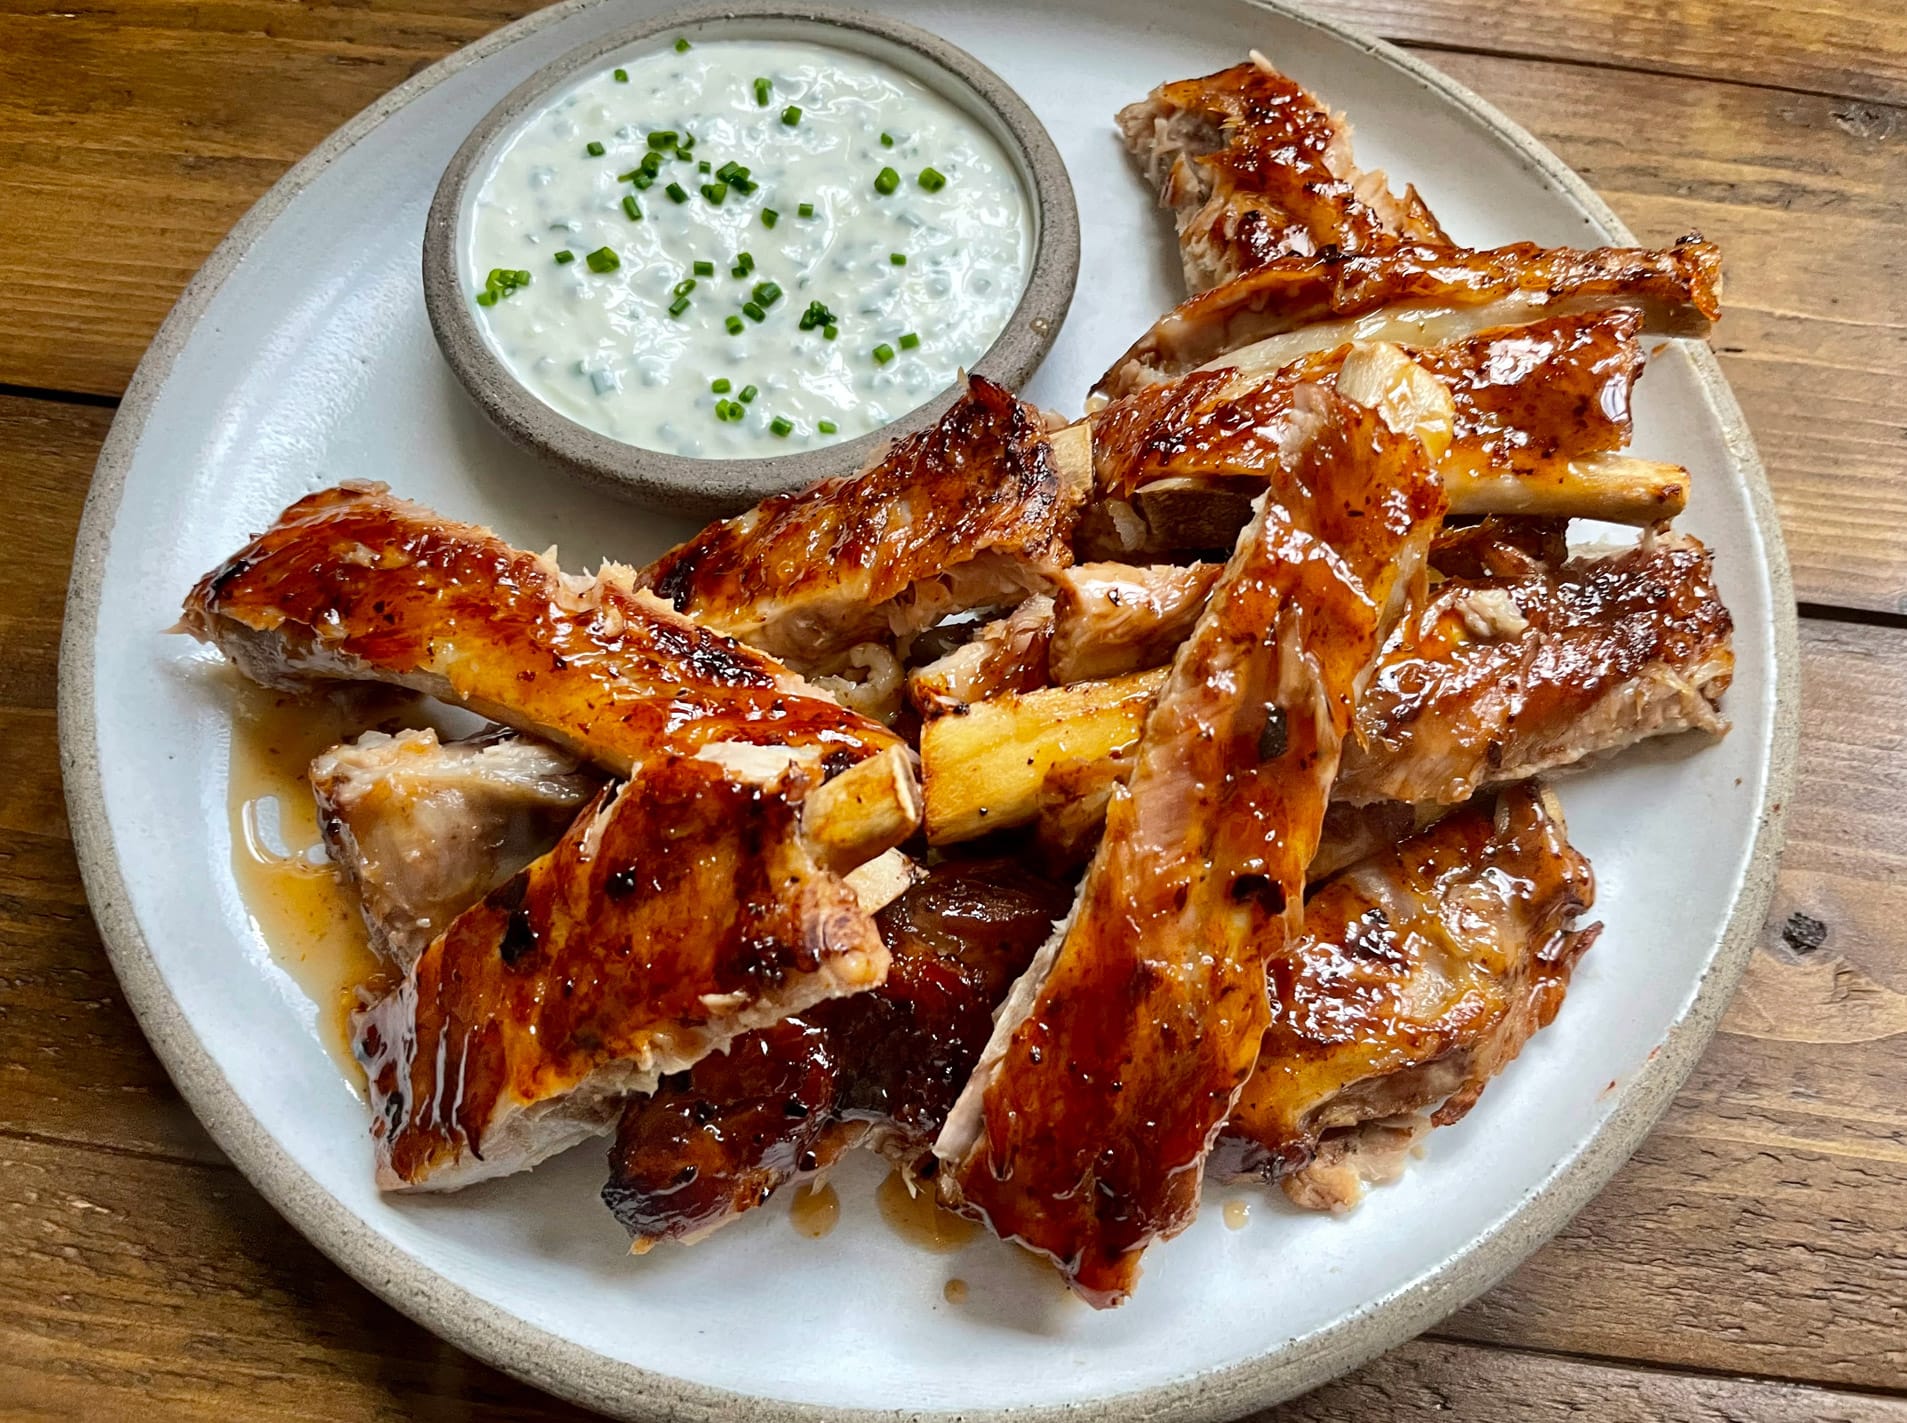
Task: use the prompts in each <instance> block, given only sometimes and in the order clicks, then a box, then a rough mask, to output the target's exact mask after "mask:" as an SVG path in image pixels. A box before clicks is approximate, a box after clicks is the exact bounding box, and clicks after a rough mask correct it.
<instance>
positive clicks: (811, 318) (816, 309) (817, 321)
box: [801, 301, 835, 331]
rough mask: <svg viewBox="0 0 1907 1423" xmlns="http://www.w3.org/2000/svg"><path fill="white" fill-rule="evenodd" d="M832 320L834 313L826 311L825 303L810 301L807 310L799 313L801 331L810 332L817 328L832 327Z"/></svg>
mask: <svg viewBox="0 0 1907 1423" xmlns="http://www.w3.org/2000/svg"><path fill="white" fill-rule="evenodd" d="M834 319H835V318H834V313H833V312H832V311H829V310H828V308H827V305H826V304H825V303H823V302H819V301H811V302H809V303H808V309H807V310H806V311H804V312H802V313H801V329H802V330H803V331H812V330H814V329H815V327H817V326H832V325H834Z"/></svg>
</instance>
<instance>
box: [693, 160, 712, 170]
mask: <svg viewBox="0 0 1907 1423" xmlns="http://www.w3.org/2000/svg"><path fill="white" fill-rule="evenodd" d="M695 171H696V172H698V173H706V172H708V171H709V161H708V159H706V158H704V159H703V160H702V161H701V162H700V163H698V164H696V165H695Z"/></svg>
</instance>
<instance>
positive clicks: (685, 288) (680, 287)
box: [669, 277, 695, 296]
mask: <svg viewBox="0 0 1907 1423" xmlns="http://www.w3.org/2000/svg"><path fill="white" fill-rule="evenodd" d="M694 290H695V278H694V277H684V278H683V279H682V280H681V281H679V282H677V283H676V284H675V288H674V290H672V291H671V292H670V293H669V295H670V296H687V295H688V294H689V293H690V292H692V291H694Z"/></svg>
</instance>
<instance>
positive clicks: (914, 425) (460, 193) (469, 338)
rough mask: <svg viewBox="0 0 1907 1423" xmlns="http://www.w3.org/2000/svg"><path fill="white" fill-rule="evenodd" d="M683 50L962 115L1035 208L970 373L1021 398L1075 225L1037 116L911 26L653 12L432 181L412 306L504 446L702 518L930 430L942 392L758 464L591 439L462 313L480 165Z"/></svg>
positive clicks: (532, 95)
mask: <svg viewBox="0 0 1907 1423" xmlns="http://www.w3.org/2000/svg"><path fill="white" fill-rule="evenodd" d="M663 35H668V36H675V35H683V36H686V37H687V38H689V39H690V40H695V41H702V40H713V39H799V40H805V41H812V42H813V43H816V44H821V45H831V46H834V47H837V48H840V49H843V50H846V51H848V52H850V53H855V54H864V55H867V56H869V57H871V58H874V59H878V60H882V61H884V62H886V63H889V64H892V65H894V66H895V67H896V68H898V69H900V70H901V71H902V72H903V73H906V74H908V75H909V76H910V77H912V78H914V79H917V80H919V81H920V82H921V83H922V84H925V85H927V86H928V87H930V88H932V89H934V90H935V91H937V92H938V93H940V94H942V95H943V96H945V97H946V98H948V99H951V100H953V102H954V103H955V104H957V105H959V106H960V107H961V108H963V109H965V110H966V111H967V112H968V113H969V114H970V115H971V116H973V117H974V118H975V119H976V120H977V121H979V122H980V123H981V125H982V126H983V127H984V128H986V129H987V130H988V131H989V132H990V133H991V134H992V135H993V137H994V138H995V139H996V140H998V141H999V143H1000V145H1001V147H1002V148H1003V149H1004V150H1005V151H1006V153H1007V155H1008V156H1009V157H1010V158H1012V159H1013V160H1014V162H1015V165H1016V167H1017V168H1018V169H1019V173H1020V180H1021V185H1022V187H1023V188H1024V190H1025V192H1026V196H1027V200H1028V202H1029V203H1030V204H1031V214H1032V220H1033V253H1032V264H1031V266H1030V267H1029V268H1028V271H1027V281H1026V289H1025V290H1024V291H1023V292H1022V293H1021V294H1020V300H1019V304H1018V305H1017V306H1016V307H1015V308H1014V310H1013V314H1012V315H1011V316H1010V317H1009V318H1008V319H1007V323H1006V327H1005V329H1004V330H1002V331H1001V333H1000V335H999V337H998V338H997V339H996V340H995V341H994V343H993V344H992V345H991V346H989V347H988V348H987V350H986V353H985V354H984V355H982V356H981V357H980V359H979V360H977V361H975V362H974V363H973V367H972V369H973V370H974V372H975V373H976V374H979V375H983V376H986V377H987V378H988V379H990V380H995V381H998V382H1000V383H1001V384H1002V385H1004V386H1006V387H1008V388H1009V389H1012V390H1017V389H1019V388H1020V387H1021V386H1022V385H1024V384H1025V383H1026V381H1027V379H1028V378H1029V377H1030V376H1031V375H1032V374H1033V372H1034V371H1036V370H1037V369H1039V364H1040V361H1041V360H1042V359H1044V357H1045V355H1046V353H1047V351H1048V350H1049V349H1050V348H1051V347H1052V344H1053V341H1054V339H1055V338H1056V337H1057V336H1058V335H1059V330H1060V326H1061V324H1062V323H1063V322H1064V321H1065V319H1066V310H1067V308H1068V307H1069V306H1070V305H1071V304H1072V300H1073V286H1074V283H1075V282H1076V280H1077V279H1078V276H1079V212H1078V209H1077V207H1076V206H1075V203H1074V198H1073V185H1072V183H1071V181H1070V180H1069V179H1068V177H1067V174H1066V164H1065V163H1064V161H1062V159H1061V158H1060V155H1059V150H1058V149H1056V148H1055V147H1054V146H1053V141H1052V139H1051V138H1050V137H1049V136H1048V135H1047V132H1046V129H1045V128H1044V127H1043V126H1042V125H1041V123H1040V121H1039V120H1038V119H1037V118H1035V117H1034V116H1033V111H1032V110H1031V109H1029V108H1028V107H1027V106H1026V103H1025V102H1024V101H1023V100H1022V99H1021V98H1020V96H1019V95H1018V94H1016V93H1015V92H1014V91H1013V90H1012V89H1011V88H1009V87H1008V86H1007V85H1006V84H1003V83H1002V82H1001V81H1000V78H999V76H998V75H996V74H995V73H994V72H993V71H992V70H991V69H989V68H987V66H986V65H984V64H982V63H981V62H980V61H978V60H977V59H975V58H974V57H973V56H972V55H970V54H968V53H967V52H966V51H965V50H963V49H960V48H958V47H956V46H954V45H951V44H948V43H947V42H946V41H945V40H942V39H939V38H937V37H936V36H934V35H931V34H929V33H928V32H927V31H925V30H923V29H920V28H919V27H918V26H916V25H911V24H907V23H905V22H903V21H900V20H896V19H893V18H892V17H890V16H887V15H880V14H874V13H871V12H869V11H865V10H853V9H848V8H845V7H842V6H837V5H815V4H793V3H787V0H736V3H729V4H722V3H717V4H708V5H694V6H690V7H688V8H686V9H678V10H665V11H659V12H657V13H655V14H652V15H650V16H648V17H647V18H645V19H643V20H641V21H640V22H638V23H636V24H633V25H628V26H626V27H624V28H622V29H620V30H617V31H616V32H615V33H613V34H610V35H607V36H605V37H602V38H600V39H593V40H590V41H588V42H587V43H585V44H582V45H579V46H577V48H576V49H574V50H573V51H571V52H570V53H568V54H565V55H563V56H562V57H561V58H559V59H557V60H555V61H554V62H553V63H551V64H548V65H546V66H545V67H544V68H542V69H539V70H538V71H537V72H536V73H535V74H532V75H531V76H530V77H529V78H528V79H526V80H524V81H523V83H521V84H519V85H518V86H517V87H516V88H515V89H513V90H511V92H510V94H509V95H508V97H506V98H505V99H504V100H503V102H502V103H500V104H498V105H497V106H496V107H495V108H494V109H492V110H491V111H490V112H489V113H488V114H486V115H485V116H484V118H483V120H482V121H481V122H480V123H479V124H478V125H477V126H476V128H474V129H473V130H471V133H470V137H469V138H467V139H466V140H465V141H464V143H463V145H462V146H461V147H460V148H459V149H458V150H457V154H456V156H455V157H454V158H452V159H451V160H450V166H449V167H448V168H446V169H445V170H444V176H443V179H442V181H441V182H439V184H438V186H437V193H436V196H435V198H434V199H433V200H432V202H431V207H430V218H429V222H428V225H427V226H426V227H425V229H424V268H423V269H424V305H425V308H426V309H427V310H428V311H429V313H430V324H431V329H432V330H433V331H434V332H435V333H436V335H437V343H438V345H439V346H441V347H442V348H443V353H444V359H445V360H446V361H448V362H449V363H450V368H451V369H452V370H453V371H455V372H456V374H457V378H458V379H459V380H461V381H462V382H463V383H464V388H465V389H466V390H468V391H469V392H470V394H471V397H472V398H473V399H474V400H475V401H476V402H477V404H478V405H479V406H480V407H481V408H482V410H483V412H484V413H485V414H486V415H488V416H489V417H490V418H491V419H492V420H493V421H495V422H496V425H497V428H498V429H500V430H502V431H503V432H504V433H505V434H506V435H508V436H509V437H510V438H511V439H513V440H516V441H518V442H520V443H522V444H524V445H527V446H529V447H530V448H532V449H535V450H539V451H541V452H543V453H544V454H546V455H548V456H550V457H551V458H552V459H553V460H555V461H556V462H557V463H558V464H560V465H561V466H563V467H564V468H566V469H570V470H573V471H574V472H575V473H576V474H578V475H580V476H581V477H582V478H583V479H585V480H587V481H588V482H589V483H591V484H592V485H594V486H595V487H597V488H599V489H601V490H603V491H605V492H606V493H609V494H614V495H620V496H622V497H624V498H627V499H633V500H636V501H638V502H640V503H644V504H649V505H652V506H655V507H657V508H661V509H666V510H669V511H671V512H675V513H684V514H694V515H696V516H698V517H701V518H713V517H715V516H717V515H723V514H733V513H736V512H738V511H740V510H742V509H745V508H747V507H748V506H749V505H750V504H753V503H755V502H756V501H758V500H760V499H763V498H765V497H767V496H768V495H770V494H779V493H781V492H783V491H785V490H791V489H803V488H806V487H807V486H808V485H810V484H813V483H814V482H815V481H816V480H818V479H825V478H826V477H827V476H829V475H832V474H841V473H843V472H846V471H850V470H854V469H858V468H860V466H861V465H863V464H864V463H866V462H867V460H868V459H870V458H871V457H872V456H873V455H874V454H875V453H876V452H877V451H878V450H880V449H881V448H882V447H883V446H885V445H886V444H887V443H888V442H889V441H890V440H893V439H894V438H895V437H896V436H899V435H904V434H907V433H908V432H909V431H912V430H918V429H920V428H922V427H923V426H925V425H928V424H931V423H932V422H933V421H934V420H936V419H938V418H939V416H940V414H941V412H942V411H944V410H945V409H946V408H947V406H948V405H949V404H951V403H952V401H953V399H954V391H953V390H951V389H949V390H947V391H945V392H943V393H941V394H940V395H938V396H936V397H934V398H933V399H931V400H929V401H927V402H926V403H925V404H924V405H921V406H919V407H917V408H916V409H914V410H911V411H909V412H908V413H907V414H905V415H902V416H900V417H899V418H898V419H895V420H892V421H889V422H888V423H887V424H886V425H884V426H883V427H882V428H881V429H879V430H876V431H873V432H871V433H869V434H866V435H863V436H861V437H860V438H859V439H855V440H844V441H842V442H841V443H840V444H837V445H828V446H826V447H824V448H822V449H818V450H806V451H802V452H800V453H797V454H788V455H778V456H770V457H766V458H762V459H687V458H684V457H683V456H681V455H673V454H669V453H666V452H665V451H661V450H647V449H643V448H641V447H640V446H637V445H631V444H628V443H626V442H624V441H622V440H618V439H615V438H614V437H613V436H609V435H604V434H600V433H598V432H597V431H595V430H591V429H589V428H588V427H587V426H585V425H581V424H578V423H577V422H576V421H574V420H572V419H570V418H569V417H568V416H566V415H563V414H561V413H560V412H558V411H556V410H554V409H552V408H551V407H550V406H548V405H546V404H545V403H544V402H543V401H541V400H539V399H538V398H537V397H536V396H535V395H533V394H531V393H530V391H528V390H527V389H525V388H524V386H523V384H522V382H521V381H519V380H518V379H517V377H516V375H515V374H514V373H513V372H512V371H511V370H510V368H509V367H508V366H507V365H505V364H504V362H503V361H502V360H501V359H500V358H499V357H498V356H497V354H496V352H495V351H494V350H492V349H491V347H490V344H489V342H487V341H486V340H485V339H484V337H483V333H482V331H481V330H480V329H479V328H478V325H477V320H476V317H475V315H474V314H473V311H472V308H471V303H470V298H469V288H470V284H471V280H472V279H471V276H470V274H469V273H467V272H465V271H464V270H463V268H462V264H461V262H460V260H459V255H458V254H459V252H460V250H461V249H462V248H463V246H464V242H463V233H464V224H465V223H466V221H467V220H468V217H469V212H470V199H471V190H472V188H473V187H474V186H475V185H476V184H479V183H481V182H482V181H483V176H484V174H485V172H486V171H487V170H488V167H489V160H490V158H491V157H492V156H493V154H494V153H495V151H496V149H497V147H498V146H499V144H500V143H501V142H503V141H504V140H506V139H508V138H509V137H510V136H511V135H512V134H513V133H514V132H515V131H516V129H517V127H518V125H520V124H521V123H522V122H523V120H524V119H525V118H527V117H528V116H530V115H532V114H534V113H536V112H537V111H538V110H540V109H541V108H542V107H543V105H544V104H545V103H546V102H547V101H548V100H549V98H550V96H551V94H552V93H554V92H555V91H557V90H559V89H562V88H564V87H565V86H567V85H568V84H570V83H571V82H572V81H573V80H575V79H576V77H577V76H578V75H580V74H582V73H583V72H584V71H586V70H588V69H590V68H592V67H594V66H597V65H600V64H602V63H603V62H605V61H606V60H607V59H608V58H609V57H610V56H611V55H615V54H621V53H625V52H628V51H630V50H631V49H634V48H636V47H638V46H640V45H641V44H642V43H643V41H645V40H653V39H657V38H658V37H660V36H663Z"/></svg>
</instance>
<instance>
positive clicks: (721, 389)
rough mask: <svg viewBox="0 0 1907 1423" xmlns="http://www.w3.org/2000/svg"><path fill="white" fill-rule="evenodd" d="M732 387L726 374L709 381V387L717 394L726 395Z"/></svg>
mask: <svg viewBox="0 0 1907 1423" xmlns="http://www.w3.org/2000/svg"><path fill="white" fill-rule="evenodd" d="M734 388H735V387H734V386H733V385H731V384H729V380H728V377H727V376H721V377H719V378H717V379H715V380H712V381H710V382H709V389H710V390H712V391H714V392H715V393H716V394H717V395H727V394H728V393H729V392H730V391H731V390H733V389H734Z"/></svg>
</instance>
